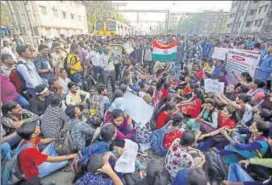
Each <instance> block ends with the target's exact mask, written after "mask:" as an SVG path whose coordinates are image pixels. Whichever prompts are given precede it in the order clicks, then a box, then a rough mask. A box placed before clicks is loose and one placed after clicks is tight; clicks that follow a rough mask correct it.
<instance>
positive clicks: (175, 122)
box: [167, 114, 183, 127]
mask: <svg viewBox="0 0 272 185" xmlns="http://www.w3.org/2000/svg"><path fill="white" fill-rule="evenodd" d="M170 120H172V121H173V123H172V126H174V127H176V126H179V125H181V123H182V121H183V116H182V114H175V115H173V116H170V117H169V119H168V120H167V122H168V121H170Z"/></svg>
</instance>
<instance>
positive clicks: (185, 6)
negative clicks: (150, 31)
mask: <svg viewBox="0 0 272 185" xmlns="http://www.w3.org/2000/svg"><path fill="white" fill-rule="evenodd" d="M113 3H127V5H126V7H125V9H137V10H170V12H201V11H204V10H214V11H218V10H221V9H222V10H224V11H229V10H230V7H231V1H113ZM120 9H123V8H122V7H121V8H120ZM123 15H124V16H125V17H126V19H127V20H129V21H130V22H131V23H132V24H133V25H135V24H136V20H137V15H136V13H123ZM139 19H140V20H144V21H154V20H155V21H164V20H165V14H158V13H141V14H140V15H139ZM155 24H156V23H144V24H142V26H141V27H142V28H143V29H144V30H146V29H147V28H149V26H154V25H155ZM138 26H139V25H138Z"/></svg>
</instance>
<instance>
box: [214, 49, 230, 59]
mask: <svg viewBox="0 0 272 185" xmlns="http://www.w3.org/2000/svg"><path fill="white" fill-rule="evenodd" d="M229 50H230V49H229V48H218V47H215V48H214V50H213V54H212V58H214V59H217V60H223V61H225V59H226V54H227V53H228V52H229Z"/></svg>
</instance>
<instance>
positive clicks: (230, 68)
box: [225, 49, 261, 84]
mask: <svg viewBox="0 0 272 185" xmlns="http://www.w3.org/2000/svg"><path fill="white" fill-rule="evenodd" d="M260 59H261V54H257V53H254V52H251V51H246V50H239V49H232V50H230V51H229V52H228V56H227V63H226V68H225V69H226V71H227V72H228V74H227V80H228V82H229V83H232V84H236V83H237V80H236V78H235V77H234V76H233V74H232V72H235V73H236V74H240V73H242V72H248V73H249V74H250V76H251V77H252V78H254V77H255V73H256V68H257V66H258V64H259V62H260Z"/></svg>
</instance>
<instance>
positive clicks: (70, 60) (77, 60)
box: [67, 53, 82, 74]
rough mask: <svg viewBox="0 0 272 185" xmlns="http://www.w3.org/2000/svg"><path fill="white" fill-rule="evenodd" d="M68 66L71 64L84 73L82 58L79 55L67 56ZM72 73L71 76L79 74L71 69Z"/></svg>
mask: <svg viewBox="0 0 272 185" xmlns="http://www.w3.org/2000/svg"><path fill="white" fill-rule="evenodd" d="M67 64H71V66H72V67H73V68H75V69H78V70H80V71H82V66H81V63H80V57H79V55H76V54H73V53H70V54H69V55H68V56H67ZM70 72H71V74H75V73H78V72H77V71H75V70H73V69H71V70H70Z"/></svg>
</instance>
